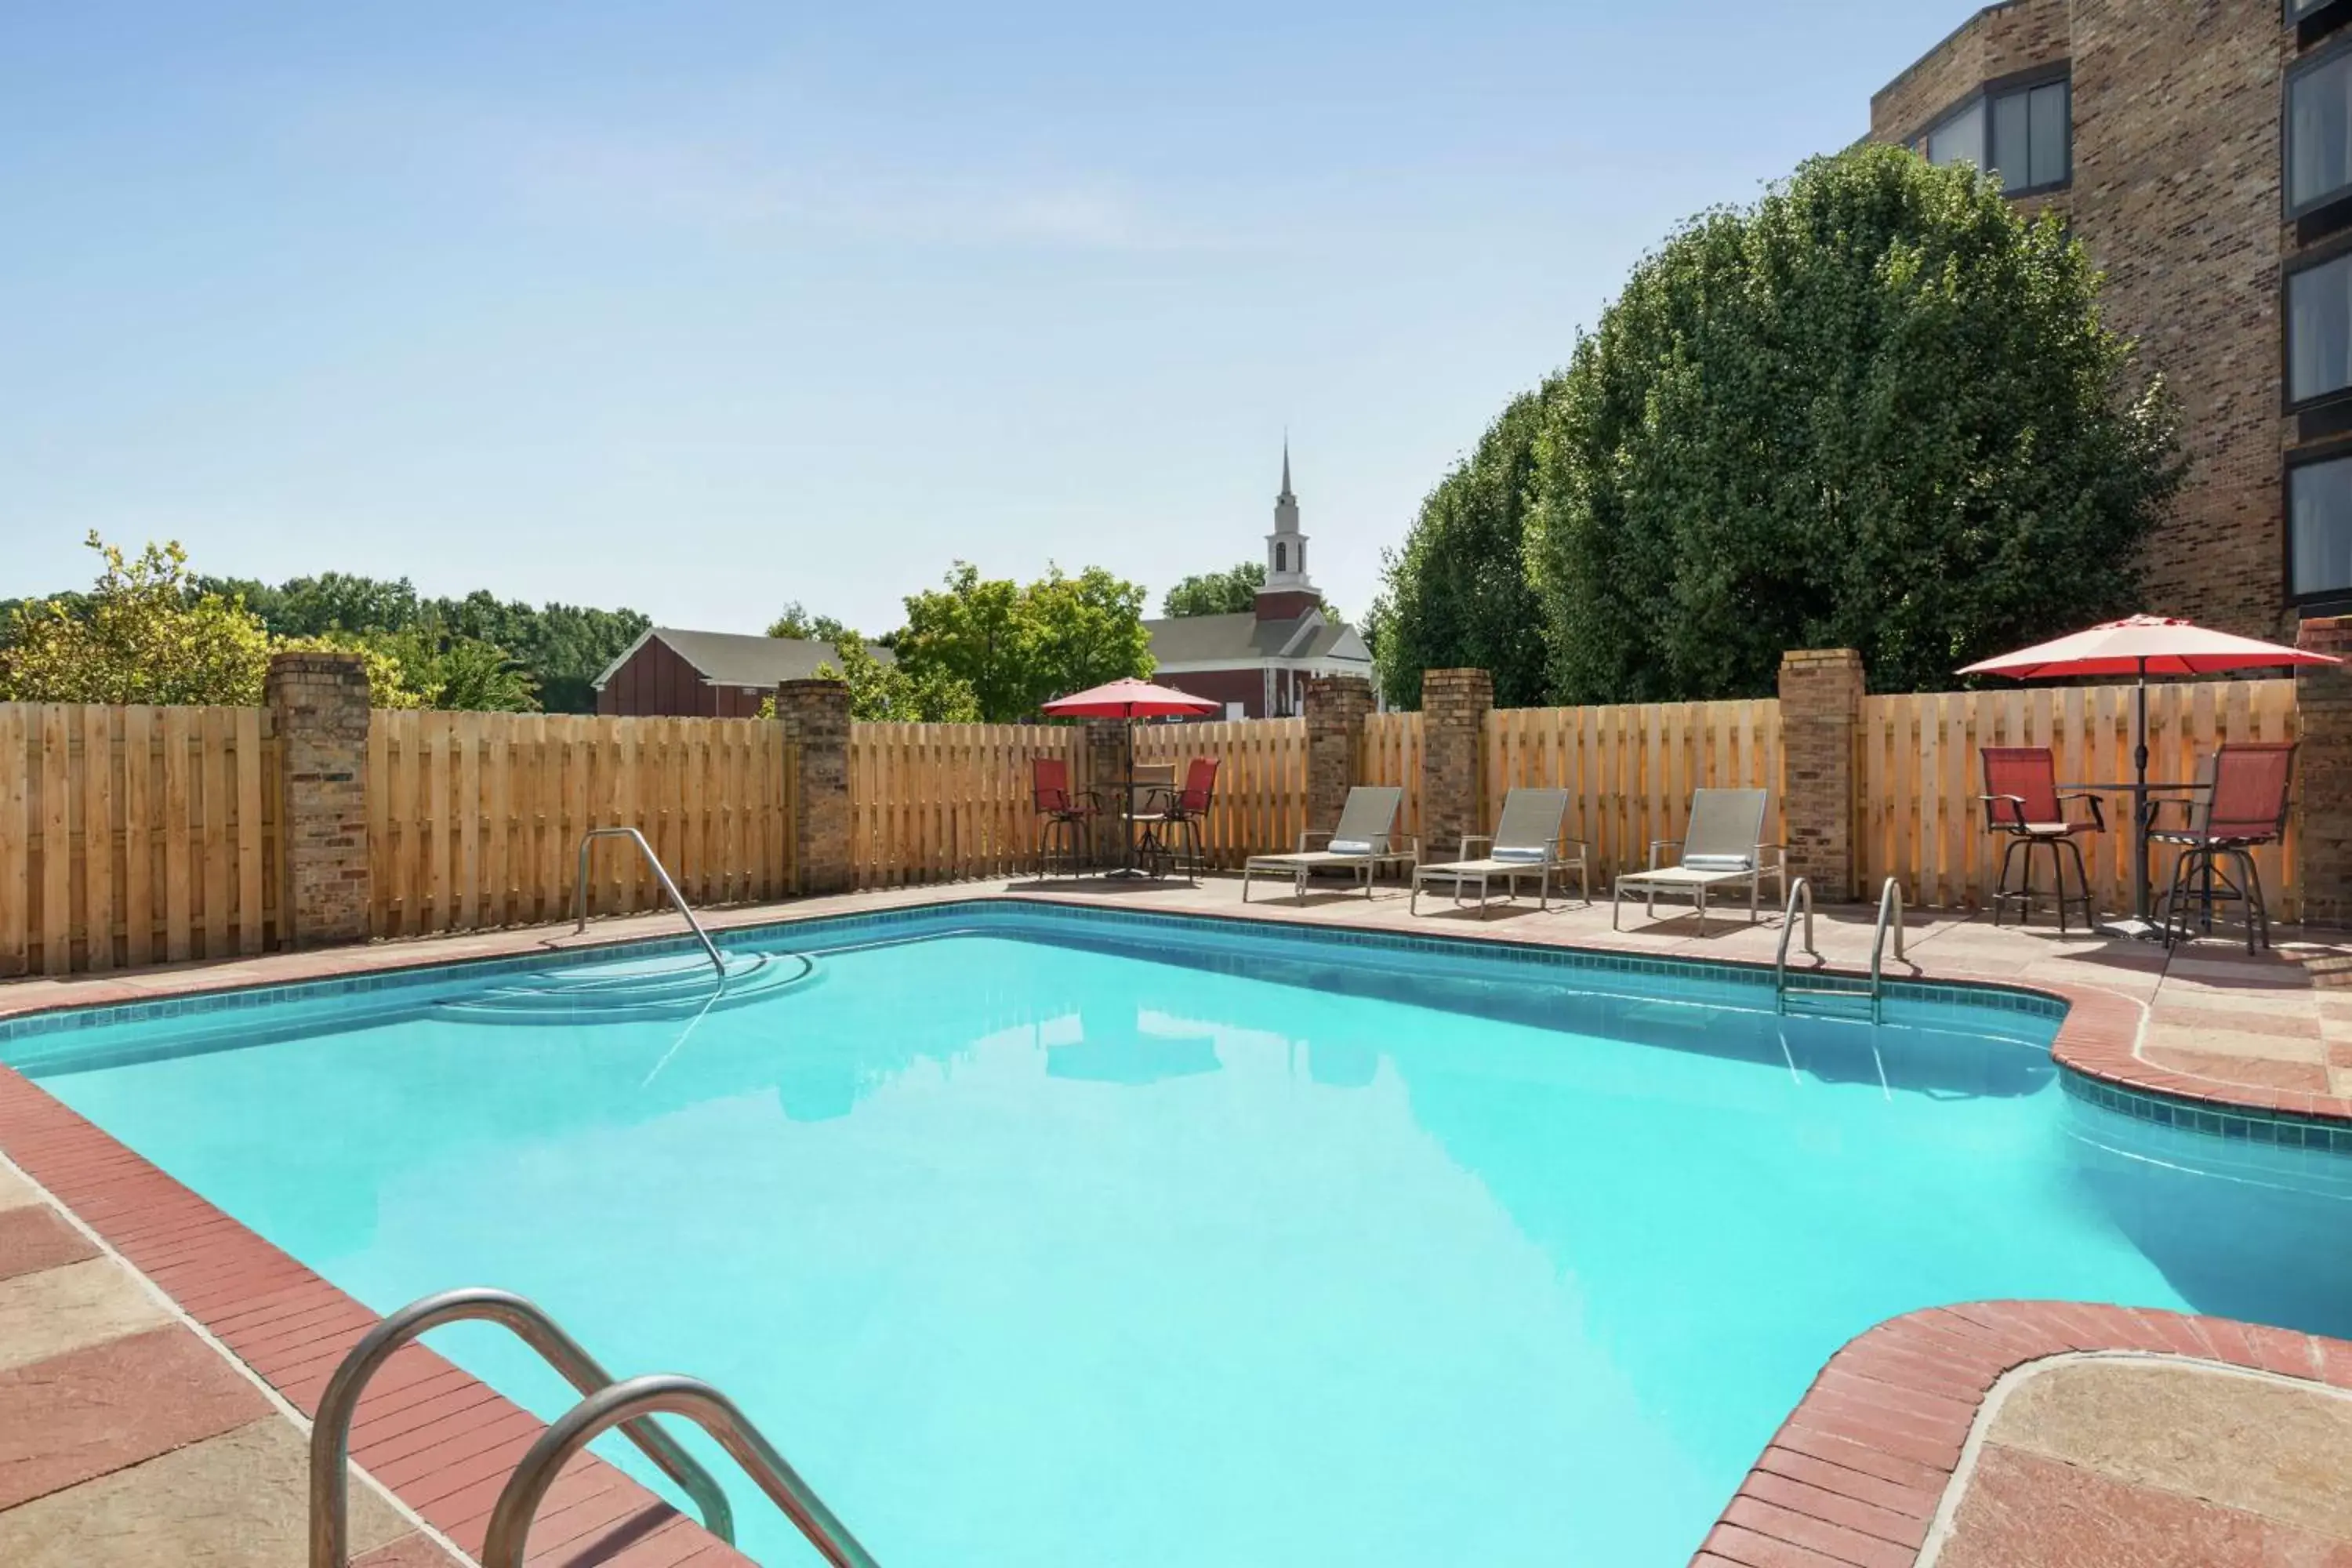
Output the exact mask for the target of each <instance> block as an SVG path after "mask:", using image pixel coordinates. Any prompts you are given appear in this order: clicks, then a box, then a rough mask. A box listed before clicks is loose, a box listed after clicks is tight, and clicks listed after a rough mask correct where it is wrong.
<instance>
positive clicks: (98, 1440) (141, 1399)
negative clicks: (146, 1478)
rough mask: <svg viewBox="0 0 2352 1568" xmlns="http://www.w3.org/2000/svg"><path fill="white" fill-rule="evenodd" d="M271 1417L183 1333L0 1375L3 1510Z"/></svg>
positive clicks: (152, 1333) (72, 1354) (138, 1337)
mask: <svg viewBox="0 0 2352 1568" xmlns="http://www.w3.org/2000/svg"><path fill="white" fill-rule="evenodd" d="M268 1414H269V1403H268V1401H267V1400H266V1399H264V1398H263V1397H262V1396H261V1391H260V1390H259V1389H257V1388H256V1387H254V1386H253V1384H251V1383H249V1382H247V1380H246V1379H245V1378H243V1377H241V1376H239V1375H238V1374H237V1373H236V1371H235V1370H234V1369H233V1368H231V1367H230V1365H229V1364H228V1363H227V1362H226V1361H224V1360H222V1359H221V1356H220V1354H219V1352H216V1351H215V1350H214V1349H213V1348H212V1347H211V1346H210V1345H207V1344H205V1342H203V1341H202V1340H200V1339H198V1338H197V1337H196V1336H195V1335H194V1334H193V1333H191V1332H189V1331H187V1330H186V1329H184V1328H181V1327H180V1326H178V1325H177V1324H173V1325H170V1326H167V1327H164V1328H160V1329H150V1330H148V1331H146V1332H144V1333H139V1334H130V1335H126V1336H124V1337H123V1338H121V1339H119V1340H109V1341H107V1342H104V1343H103V1344H95V1345H85V1346H83V1347H82V1348H81V1349H79V1350H77V1351H68V1352H66V1353H65V1354H63V1355H57V1356H51V1357H49V1358H48V1359H47V1361H38V1362H35V1363H32V1364H31V1365H29V1366H20V1367H16V1368H14V1369H12V1370H10V1371H7V1372H0V1509H8V1508H14V1507H16V1505H17V1504H18V1503H21V1502H24V1501H26V1500H28V1499H32V1498H37V1497H39V1496H41V1495H43V1494H44V1493H47V1492H53V1491H56V1490H58V1489H60V1488H63V1487H69V1486H73V1485H76V1484H78V1483H79V1482H82V1481H86V1480H89V1479H91V1478H92V1477H95V1476H102V1475H105V1474H106V1473H107V1472H109V1471H110V1470H119V1469H121V1468H122V1467H123V1466H125V1465H133V1464H137V1463H139V1462H140V1461H141V1460H143V1459H152V1458H155V1456H157V1455H158V1454H164V1453H169V1452H170V1451H171V1450H172V1449H173V1448H177V1447H183V1446H184V1445H185V1444H189V1443H193V1442H195V1441H197V1440H199V1439H200V1438H205V1437H211V1436H217V1435H218V1434H220V1433H223V1432H226V1431H227V1430H229V1429H230V1428H231V1427H233V1426H243V1425H244V1424H245V1423H247V1422H248V1421H252V1420H255V1419H257V1417H260V1416H263V1415H268Z"/></svg>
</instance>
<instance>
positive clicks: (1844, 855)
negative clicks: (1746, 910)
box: [1780, 647, 1863, 904]
mask: <svg viewBox="0 0 2352 1568" xmlns="http://www.w3.org/2000/svg"><path fill="white" fill-rule="evenodd" d="M1862 684H1863V669H1862V655H1860V654H1859V653H1856V652H1855V651H1854V650H1853V649H1852V648H1850V647H1832V648H1803V649H1792V650H1790V652H1788V653H1784V654H1782V655H1781V656H1780V753H1781V759H1782V777H1783V779H1784V780H1785V783H1784V784H1783V788H1784V789H1785V791H1786V794H1785V795H1784V797H1783V799H1782V801H1781V806H1782V809H1783V811H1784V812H1785V813H1786V814H1787V816H1788V823H1789V831H1788V840H1789V876H1790V879H1792V880H1793V879H1796V878H1799V877H1802V878H1804V879H1806V880H1808V881H1810V882H1811V884H1812V888H1813V897H1814V898H1815V899H1816V900H1820V901H1821V902H1822V903H1831V904H1835V903H1845V902H1848V901H1850V900H1853V898H1854V896H1855V889H1856V888H1857V887H1858V885H1859V884H1858V882H1857V879H1858V878H1859V876H1860V875H1861V871H1862V866H1861V861H1860V859H1859V858H1858V857H1857V855H1856V854H1855V849H1856V846H1857V841H1858V837H1859V836H1858V834H1857V832H1856V830H1855V824H1856V823H1857V822H1858V821H1859V820H1860V812H1861V804H1862V769H1861V767H1860V766H1859V761H1860V754H1859V742H1860V737H1861V731H1862Z"/></svg>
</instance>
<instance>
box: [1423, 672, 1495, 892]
mask: <svg viewBox="0 0 2352 1568" xmlns="http://www.w3.org/2000/svg"><path fill="white" fill-rule="evenodd" d="M1494 706H1495V678H1494V677H1493V676H1491V675H1489V674H1487V673H1486V671H1485V670H1483V669H1432V670H1425V671H1423V674H1422V678H1421V858H1423V859H1424V860H1451V859H1453V858H1454V852H1455V851H1456V850H1457V849H1459V848H1460V847H1461V841H1462V836H1463V835H1464V834H1465V833H1483V832H1485V831H1486V823H1485V821H1484V813H1485V807H1486V801H1485V798H1484V797H1485V794H1486V788H1485V786H1486V766H1485V758H1484V752H1485V750H1486V747H1485V743H1484V742H1485V740H1486V715H1487V713H1488V712H1489V711H1490V710H1492V709H1493V708H1494Z"/></svg>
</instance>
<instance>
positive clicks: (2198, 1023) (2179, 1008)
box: [2152, 995, 2321, 1040]
mask: <svg viewBox="0 0 2352 1568" xmlns="http://www.w3.org/2000/svg"><path fill="white" fill-rule="evenodd" d="M2152 1016H2153V1018H2154V1020H2155V1022H2157V1023H2159V1024H2169V1025H2172V1026H2175V1027H2176V1028H2182V1029H2231V1030H2234V1031H2236V1032H2238V1033H2240V1034H2245V1035H2276V1036H2279V1037H2282V1038H2284V1039H2294V1040H2315V1039H2318V1038H2319V1037H2320V1035H2321V1031H2320V1027H2319V1018H2318V1016H2317V1015H2316V1014H2315V1013H2308V1012H2304V1011H2300V1010H2297V1011H2293V1012H2290V1011H2287V1010H2285V1009H2279V1010H2275V1011H2273V1010H2269V1009H2258V1008H2252V1007H2215V1006H2211V1005H2208V1004H2207V1003H2206V1002H2205V1000H2204V999H2203V998H2202V997H2199V998H2197V999H2195V1000H2193V1001H2192V1000H2190V999H2189V998H2186V997H2180V998H2175V997H2172V996H2168V995H2162V996H2159V997H2158V999H2157V1003H2156V1006H2155V1010H2154V1013H2153V1015H2152Z"/></svg>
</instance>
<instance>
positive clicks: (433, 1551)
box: [352, 1531, 465, 1568]
mask: <svg viewBox="0 0 2352 1568" xmlns="http://www.w3.org/2000/svg"><path fill="white" fill-rule="evenodd" d="M352 1568H465V1565H464V1564H462V1563H460V1562H459V1560H458V1559H457V1558H456V1557H454V1556H452V1555H450V1553H449V1552H447V1551H446V1550H444V1549H443V1547H442V1546H441V1545H440V1543H439V1542H436V1541H435V1540H434V1539H433V1538H432V1537H431V1536H429V1535H425V1534H424V1533H422V1532H421V1531H420V1532H414V1533H411V1534H408V1535H404V1536H402V1537H401V1538H400V1539H399V1540H397V1541H395V1542H392V1543H391V1544H390V1545H387V1546H379V1547H377V1548H376V1549H375V1550H374V1551H373V1552H362V1553H361V1554H360V1555H359V1556H356V1557H354V1558H352Z"/></svg>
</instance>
